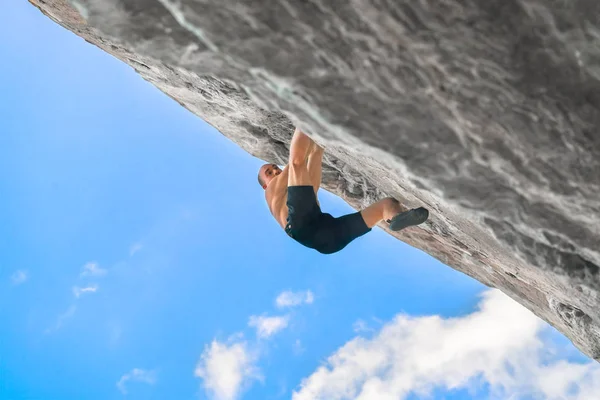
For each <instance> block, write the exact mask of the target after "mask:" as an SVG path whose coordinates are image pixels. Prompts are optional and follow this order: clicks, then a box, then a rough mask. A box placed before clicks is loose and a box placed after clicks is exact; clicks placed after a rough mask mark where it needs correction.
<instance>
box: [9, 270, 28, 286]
mask: <svg viewBox="0 0 600 400" xmlns="http://www.w3.org/2000/svg"><path fill="white" fill-rule="evenodd" d="M27 279H29V273H28V272H27V271H25V270H22V269H19V270H17V271H15V272H14V273H13V274H12V275H11V277H10V281H11V283H12V284H13V285H15V286H17V285H20V284H22V283H25V282H26V281H27Z"/></svg>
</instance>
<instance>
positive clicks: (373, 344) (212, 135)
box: [0, 0, 600, 400]
mask: <svg viewBox="0 0 600 400" xmlns="http://www.w3.org/2000/svg"><path fill="white" fill-rule="evenodd" d="M3 16H4V20H3V24H1V25H0V55H1V57H2V60H3V62H2V63H0V87H1V88H2V94H1V96H0V128H1V129H0V132H1V135H0V193H2V196H1V197H0V306H1V307H0V319H1V322H2V327H3V329H2V330H1V332H0V398H2V399H122V398H128V399H218V400H221V399H240V398H243V399H287V398H294V399H296V400H303V399H320V398H323V399H325V398H327V399H336V398H339V399H345V398H360V399H368V398H385V397H384V395H389V396H390V397H389V398H409V399H412V398H421V397H423V396H425V394H428V396H430V397H429V398H436V399H467V398H482V399H484V398H490V397H493V396H498V398H509V397H510V398H523V399H528V398H573V399H575V398H576V399H586V398H589V397H586V396H588V394H589V393H594V390H600V371H599V370H598V367H597V364H596V363H595V362H591V361H590V360H589V359H587V358H586V357H584V356H583V355H581V353H579V352H578V351H577V350H576V349H575V348H574V347H573V346H572V345H571V344H570V343H569V342H568V341H567V340H566V339H565V338H564V337H563V336H562V335H560V334H558V333H557V332H556V331H555V330H553V329H551V328H549V327H548V326H547V325H546V324H544V323H542V322H541V321H539V320H538V319H537V318H535V317H534V316H533V315H532V314H531V313H530V312H528V311H527V310H524V309H523V308H522V307H520V306H518V305H516V303H514V302H512V301H511V300H509V299H508V298H507V297H506V296H504V295H503V294H501V293H499V292H497V291H490V290H489V289H487V288H486V287H484V286H483V285H481V284H479V283H478V282H476V281H474V280H472V279H470V278H468V277H466V276H465V275H463V274H461V273H459V272H457V271H455V270H453V269H451V268H449V267H446V266H444V265H443V264H441V263H440V262H438V261H437V260H435V259H433V258H431V257H430V256H428V255H427V254H425V253H423V252H422V251H420V250H418V249H414V248H411V247H409V246H407V245H405V244H404V243H402V242H399V241H397V240H395V239H394V238H392V237H390V236H388V235H387V234H385V233H384V232H382V231H381V230H379V229H374V230H373V231H372V232H371V233H369V234H368V235H366V236H364V237H362V238H360V239H359V240H357V241H355V242H354V243H352V244H351V245H350V246H348V247H347V248H346V249H344V251H342V252H340V253H337V254H335V255H331V256H323V255H321V254H319V253H317V252H314V251H311V250H308V249H305V248H303V247H301V246H300V245H299V244H297V243H295V242H293V241H291V240H290V239H289V238H288V237H287V236H286V235H285V233H284V232H283V231H282V230H281V228H280V227H279V226H278V225H277V223H276V222H275V221H274V220H273V218H272V217H271V216H270V214H269V212H268V209H267V206H266V204H265V203H264V195H263V191H262V189H261V188H260V187H259V185H258V184H257V182H256V173H257V170H258V168H259V166H260V165H261V164H262V161H261V160H258V159H255V158H253V157H252V156H250V155H248V154H247V153H246V152H244V151H243V150H241V149H240V148H238V147H237V146H236V145H235V144H233V143H232V142H230V141H229V140H228V139H227V138H225V137H224V136H222V135H221V134H220V133H219V132H217V131H215V130H214V129H213V128H211V127H210V126H209V125H208V124H206V123H205V122H204V121H202V120H201V119H200V118H198V117H196V116H195V115H193V114H191V113H190V112H188V111H187V110H185V109H184V108H182V107H181V106H179V105H178V104H177V103H176V102H175V101H173V100H171V99H170V98H168V97H167V96H166V95H164V94H162V93H161V92H160V91H159V90H158V89H156V88H154V87H153V86H152V85H151V84H149V83H147V82H145V81H144V80H143V79H141V78H140V77H139V76H138V75H137V74H136V73H135V72H134V71H133V70H132V69H131V68H130V67H128V66H127V65H125V64H124V63H122V62H120V61H118V60H116V59H114V58H113V57H111V56H109V55H108V54H106V53H104V52H102V51H101V50H99V49H98V48H96V47H94V46H92V45H89V44H87V43H86V42H85V41H84V40H83V39H81V38H79V37H77V36H75V35H74V34H72V33H71V32H69V31H67V30H65V29H63V28H62V27H59V26H58V25H56V24H54V23H53V22H52V21H51V20H49V19H47V18H46V17H44V16H43V15H42V14H41V13H40V12H39V11H37V9H35V8H34V7H32V6H31V5H29V3H28V2H26V1H24V0H21V1H13V2H10V4H5V5H3ZM320 199H321V204H322V207H323V208H324V209H325V210H326V211H328V212H331V213H332V214H334V215H342V214H345V213H347V212H351V211H353V210H352V209H351V208H349V207H348V206H347V205H346V204H345V203H344V202H343V201H342V200H340V199H338V198H336V197H335V196H333V195H331V194H329V193H327V192H323V191H321V193H320ZM506 315H510V316H511V317H510V318H509V319H508V320H506V319H505V317H506ZM532 382H533V383H532ZM344 396H345V397H344ZM361 396H362V397H361ZM511 396H512V397H511ZM557 396H558V397H557Z"/></svg>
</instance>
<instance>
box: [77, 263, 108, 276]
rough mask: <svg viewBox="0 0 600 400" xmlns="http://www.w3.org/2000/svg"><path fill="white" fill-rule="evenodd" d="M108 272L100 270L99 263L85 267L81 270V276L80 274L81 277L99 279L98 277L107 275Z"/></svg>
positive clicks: (88, 264)
mask: <svg viewBox="0 0 600 400" xmlns="http://www.w3.org/2000/svg"><path fill="white" fill-rule="evenodd" d="M106 272H107V271H106V270H105V269H103V268H100V267H99V266H98V264H97V263H95V262H89V263H87V264H85V265H84V266H83V268H82V269H81V274H79V276H82V277H83V276H94V277H98V276H103V275H106Z"/></svg>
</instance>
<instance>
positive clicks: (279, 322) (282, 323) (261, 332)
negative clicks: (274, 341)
mask: <svg viewBox="0 0 600 400" xmlns="http://www.w3.org/2000/svg"><path fill="white" fill-rule="evenodd" d="M288 323H289V317H288V316H287V315H286V316H283V317H265V316H256V315H252V316H251V317H250V320H249V321H248V325H249V326H252V327H254V328H256V334H257V335H258V337H259V338H263V339H264V338H268V337H270V336H272V335H274V334H276V333H277V332H279V331H280V330H282V329H284V328H285V327H287V326H288Z"/></svg>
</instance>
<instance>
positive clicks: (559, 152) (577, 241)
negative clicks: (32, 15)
mask: <svg viewBox="0 0 600 400" xmlns="http://www.w3.org/2000/svg"><path fill="white" fill-rule="evenodd" d="M30 2H31V3H32V4H34V5H35V6H37V7H38V8H40V10H41V11H42V12H43V13H45V14H46V15H47V16H49V17H50V18H52V19H53V20H55V21H56V22H57V23H59V24H61V25H62V26H64V27H65V28H67V29H69V30H71V31H73V32H75V33H76V34H77V35H79V36H81V37H83V38H85V39H86V40H87V41H89V42H91V43H93V44H95V45H97V46H99V47H100V48H102V49H104V50H105V51H106V52H108V53H110V54H112V55H114V56H115V57H118V58H119V59H121V60H123V61H124V62H126V63H128V64H129V65H131V66H132V67H133V68H135V70H136V71H137V72H138V73H139V74H141V75H142V76H143V77H144V78H145V79H147V80H148V81H150V82H151V83H153V84H154V85H156V86H157V87H158V88H159V89H160V90H162V91H163V92H165V93H166V94H167V95H169V96H171V97H172V98H173V99H175V100H176V101H178V102H179V103H180V104H181V105H183V106H184V107H186V108H187V109H189V110H190V111H191V112H193V113H195V114H197V115H198V116H200V117H201V118H203V119H204V120H206V121H207V122H208V123H210V124H212V125H213V126H214V127H216V128H217V129H218V130H219V131H220V132H222V133H223V134H224V135H226V136H227V137H228V138H230V139H231V140H232V141H234V142H235V143H237V144H238V145H239V146H241V147H242V148H244V149H246V150H247V151H248V152H250V153H251V154H253V155H255V156H258V157H260V158H262V159H264V160H266V161H269V162H277V163H280V164H285V163H286V158H287V154H288V143H289V140H290V138H291V134H292V131H293V126H294V125H295V124H298V125H299V126H300V127H302V128H303V129H304V130H306V131H307V132H308V133H309V134H310V135H311V136H312V137H313V138H314V139H315V140H317V141H318V142H319V143H321V144H322V145H324V147H325V148H326V157H325V164H326V165H325V167H324V168H325V171H324V185H323V186H324V188H325V189H327V190H329V191H331V192H333V193H336V194H338V195H340V196H341V197H342V198H344V199H345V200H347V201H348V202H349V203H350V204H351V205H352V206H353V207H355V208H360V207H363V206H365V205H367V204H369V203H371V202H372V201H373V200H375V199H378V198H381V197H383V196H385V195H393V196H395V197H396V198H398V199H399V200H401V201H402V202H403V203H404V204H405V205H406V206H408V207H415V206H420V205H424V206H426V207H428V208H429V210H430V212H431V218H430V221H429V222H428V223H426V224H425V225H424V226H422V227H419V228H411V229H409V230H406V231H405V232H401V233H400V234H397V235H396V237H398V238H399V239H400V240H403V241H405V242H406V243H409V244H410V245H412V246H415V247H417V248H420V249H422V250H423V251H425V252H427V253H429V254H430V255H432V256H433V257H436V258H437V259H439V260H441V261H442V262H444V263H445V264H447V265H449V266H451V267H452V268H455V269H457V270H459V271H462V272H464V273H465V274H468V275H470V276H472V277H473V278H475V279H477V280H479V281H481V282H483V283H484V284H486V285H488V286H492V287H497V288H499V289H501V290H502V291H503V292H505V293H506V294H508V295H509V296H511V297H512V298H514V299H515V300H517V301H519V302H520V303H521V304H523V305H524V306H525V307H528V308H529V309H530V310H532V311H533V312H534V313H535V314H537V315H538V316H539V317H541V318H543V319H544V320H546V321H548V322H549V323H550V324H552V325H553V326H555V327H556V328H557V329H558V330H560V331H561V332H563V333H564V334H565V335H566V336H567V337H568V338H570V339H571V340H572V341H573V342H574V344H575V345H576V346H577V347H578V348H579V349H581V350H582V351H583V352H584V353H586V354H587V355H589V356H590V357H592V358H594V359H596V360H600V308H599V307H598V306H599V304H600V302H599V299H598V289H599V288H600V281H599V266H600V249H599V247H600V246H599V244H600V158H599V156H600V136H599V134H598V127H599V126H600V2H597V1H594V0H572V1H568V2H567V1H558V0H485V1H484V0H420V1H396V0H345V1H337V0H334V1H325V0H304V1H300V0H273V1H269V0H71V1H70V3H68V2H67V0H30ZM415 273H418V271H417V272H415Z"/></svg>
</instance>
